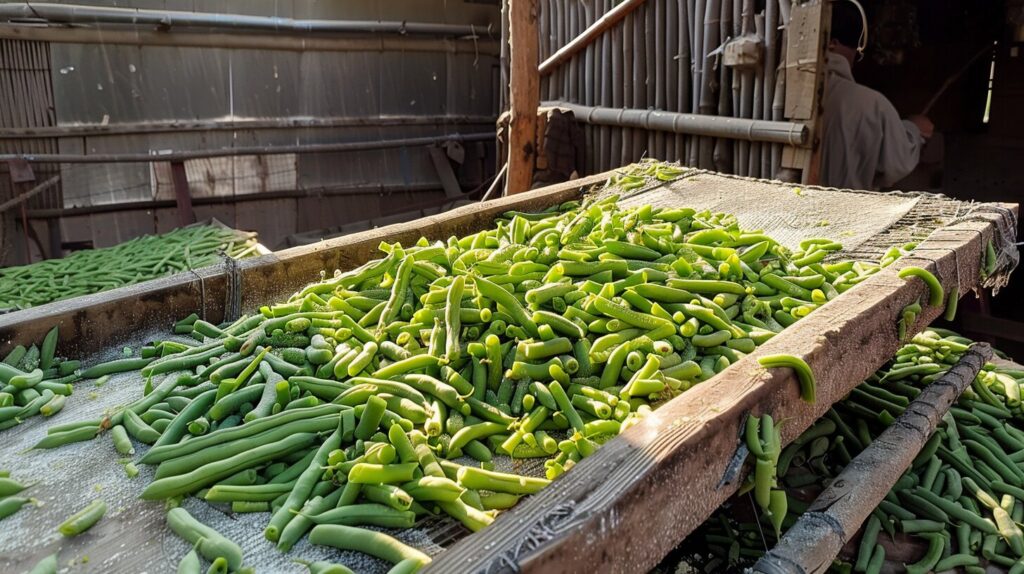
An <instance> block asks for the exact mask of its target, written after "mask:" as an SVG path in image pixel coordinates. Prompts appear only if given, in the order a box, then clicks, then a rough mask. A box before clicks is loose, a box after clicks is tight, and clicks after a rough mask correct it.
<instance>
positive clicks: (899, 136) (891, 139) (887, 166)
mask: <svg viewBox="0 0 1024 574" xmlns="http://www.w3.org/2000/svg"><path fill="white" fill-rule="evenodd" d="M879 107H880V109H879V113H880V114H881V123H882V132H883V133H882V145H881V147H880V148H879V150H878V154H879V156H878V177H877V179H876V181H877V183H878V184H879V185H880V186H882V187H888V186H890V185H892V184H894V183H896V182H897V181H899V180H901V179H903V178H904V177H906V176H908V175H910V172H912V171H914V168H915V167H917V163H918V161H919V160H920V158H921V147H922V146H923V145H924V142H925V138H926V136H929V135H931V134H930V133H928V134H925V133H922V127H924V128H926V129H927V130H928V131H929V132H930V131H931V129H930V126H931V122H930V121H928V119H927V118H924V117H918V118H912V119H906V120H904V119H901V118H900V115H899V112H897V111H896V108H895V107H893V105H892V104H891V103H889V101H888V100H885V99H884V98H883V99H880V101H879Z"/></svg>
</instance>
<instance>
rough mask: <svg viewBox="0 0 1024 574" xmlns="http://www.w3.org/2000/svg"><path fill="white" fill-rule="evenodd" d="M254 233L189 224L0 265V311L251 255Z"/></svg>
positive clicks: (115, 286)
mask: <svg viewBox="0 0 1024 574" xmlns="http://www.w3.org/2000/svg"><path fill="white" fill-rule="evenodd" d="M256 245H257V241H256V235H255V234H254V233H242V232H239V231H235V230H233V229H228V228H224V227H217V226H212V225H190V226H188V227H182V228H179V229H175V230H174V231H171V232H169V233H164V234H163V235H144V236H142V237H137V238H135V239H131V240H128V241H125V242H124V243H121V244H119V245H116V246H114V247H107V248H104V249H89V250H85V251H76V252H74V253H72V254H71V255H68V256H67V257H65V258H63V259H47V260H46V261H40V262H38V263H32V264H30V265H23V266H20V267H8V268H6V269H0V313H6V312H11V311H16V310H19V309H28V308H29V307H36V306H38V305H43V304H45V303H50V302H53V301H60V300H63V299H70V298H71V297H78V296H80V295H88V294H90V293H98V292H100V291H106V290H108V289H114V288H117V287H124V286H125V285H133V284H135V283H139V282H141V281H148V280H150V279H156V278H157V277H163V276H165V275H171V274H174V273H178V272H181V271H187V270H188V269H198V268H200V267H204V266H207V265H212V264H214V263H216V262H217V261H218V259H219V257H220V255H219V254H220V253H222V252H223V253H225V254H226V255H228V256H229V257H233V258H235V259H242V258H244V257H251V256H254V255H257V252H256Z"/></svg>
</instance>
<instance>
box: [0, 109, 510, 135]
mask: <svg viewBox="0 0 1024 574" xmlns="http://www.w3.org/2000/svg"><path fill="white" fill-rule="evenodd" d="M496 120H497V118H496V117H494V116H470V115H434V116H412V115H401V116H362V117H358V116H351V117H325V118H313V117H283V118H260V119H250V118H244V119H241V118H240V119H212V120H195V121H181V120H171V121H153V122H131V123H123V124H122V123H115V124H96V123H92V124H72V125H62V126H41V127H24V128H23V127H13V128H7V127H5V128H0V140H5V139H18V140H24V139H35V138H57V137H68V136H77V137H97V136H99V137H102V136H119V135H129V134H131V135H138V134H156V133H166V132H174V133H183V132H200V131H201V132H214V131H242V130H279V129H309V128H342V127H389V126H410V125H413V126H436V125H483V124H489V125H494V122H495V121H496Z"/></svg>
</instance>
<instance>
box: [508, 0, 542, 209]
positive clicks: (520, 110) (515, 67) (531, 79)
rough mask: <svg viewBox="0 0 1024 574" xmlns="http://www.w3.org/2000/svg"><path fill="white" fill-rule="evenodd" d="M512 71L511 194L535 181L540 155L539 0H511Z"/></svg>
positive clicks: (509, 145)
mask: <svg viewBox="0 0 1024 574" xmlns="http://www.w3.org/2000/svg"><path fill="white" fill-rule="evenodd" d="M509 10H510V17H509V23H510V25H509V38H508V43H509V47H510V49H511V52H510V54H511V56H510V62H511V73H510V77H509V91H510V97H509V106H510V107H511V111H512V115H511V118H510V119H509V137H508V150H509V151H508V187H507V189H508V194H509V195H514V194H516V193H522V192H524V191H526V190H528V189H530V186H532V185H533V170H534V165H535V162H536V159H537V108H539V107H540V74H539V73H538V72H537V57H538V56H537V52H538V50H539V47H538V43H537V10H538V6H537V0H509Z"/></svg>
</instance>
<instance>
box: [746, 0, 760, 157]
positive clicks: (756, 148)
mask: <svg viewBox="0 0 1024 574" xmlns="http://www.w3.org/2000/svg"><path fill="white" fill-rule="evenodd" d="M754 32H755V33H756V34H757V36H758V37H759V38H761V41H762V42H763V41H764V14H763V13H759V14H755V15H754ZM763 98H764V67H762V66H758V67H756V68H754V101H753V103H752V108H753V112H754V113H753V116H751V117H752V118H753V119H755V120H759V119H761V118H762V115H761V114H762V113H763V111H764V109H763V106H764V104H763V103H762V102H761V100H762V99H763ZM761 151H762V146H761V144H760V143H759V142H754V143H752V144H750V158H749V159H748V163H747V175H749V176H750V177H761Z"/></svg>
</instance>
